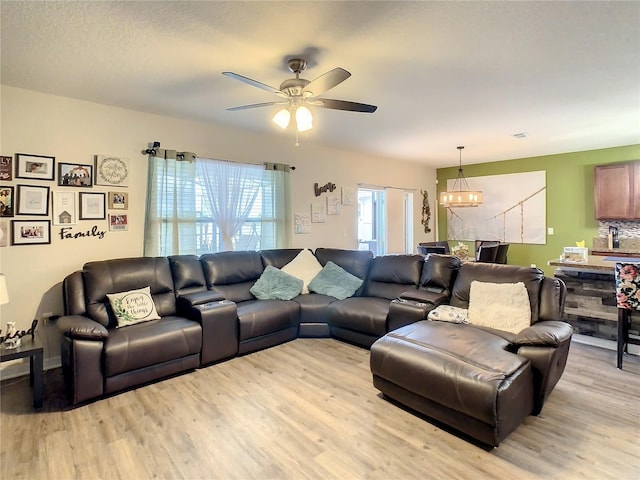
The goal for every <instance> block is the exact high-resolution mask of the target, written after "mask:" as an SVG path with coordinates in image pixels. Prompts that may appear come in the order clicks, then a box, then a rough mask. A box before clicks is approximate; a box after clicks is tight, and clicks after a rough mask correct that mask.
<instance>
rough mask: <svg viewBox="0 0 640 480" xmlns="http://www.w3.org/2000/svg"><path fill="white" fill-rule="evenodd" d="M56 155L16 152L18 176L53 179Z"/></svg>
mask: <svg viewBox="0 0 640 480" xmlns="http://www.w3.org/2000/svg"><path fill="white" fill-rule="evenodd" d="M55 164H56V157H48V156H45V155H31V154H28V153H16V178H33V179H35V180H53V178H54V176H55V171H54V167H55Z"/></svg>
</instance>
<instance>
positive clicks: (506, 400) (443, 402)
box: [370, 321, 533, 446]
mask: <svg viewBox="0 0 640 480" xmlns="http://www.w3.org/2000/svg"><path fill="white" fill-rule="evenodd" d="M501 333H502V335H501ZM509 335H510V334H509V333H506V334H504V332H497V331H490V330H487V329H482V328H476V327H473V326H471V325H459V324H454V323H446V322H434V321H421V322H417V323H414V324H410V325H407V326H404V327H402V328H399V329H397V330H394V331H392V332H389V333H387V334H386V335H385V336H383V337H382V338H380V339H379V340H378V341H376V342H375V343H374V344H373V345H372V346H371V359H370V362H371V373H372V374H373V384H374V386H375V387H376V388H377V389H378V390H380V391H381V392H382V393H383V394H384V395H386V396H387V397H389V398H391V399H393V400H395V401H397V402H399V403H401V404H403V405H405V406H407V407H410V408H411V409H414V410H417V411H418V412H420V413H423V414H425V415H427V416H429V417H431V418H433V419H435V420H438V421H439V422H442V423H444V424H446V425H448V426H450V427H453V428H455V429H457V430H459V431H461V432H464V433H466V434H467V435H469V436H471V437H473V438H475V439H477V440H479V441H480V442H482V443H485V444H488V445H493V446H498V445H499V443H500V441H501V440H503V439H504V438H505V437H506V436H507V435H508V434H509V433H511V432H512V431H513V430H514V429H515V428H516V427H517V426H518V425H519V424H520V423H521V422H522V421H523V420H524V419H525V418H526V417H527V416H528V415H529V414H530V413H531V412H532V410H533V373H532V369H531V363H530V361H529V360H528V359H526V358H524V357H521V356H518V355H516V354H514V353H511V352H509V351H507V349H508V348H509V346H510V341H509Z"/></svg>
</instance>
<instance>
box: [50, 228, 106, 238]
mask: <svg viewBox="0 0 640 480" xmlns="http://www.w3.org/2000/svg"><path fill="white" fill-rule="evenodd" d="M106 233H107V232H105V231H104V230H98V226H97V225H94V226H93V227H91V229H90V230H87V231H86V232H74V231H73V227H62V228H61V229H60V232H59V235H60V240H67V239H74V238H76V239H77V238H85V237H98V239H100V240H102V239H103V238H104V235H105V234H106Z"/></svg>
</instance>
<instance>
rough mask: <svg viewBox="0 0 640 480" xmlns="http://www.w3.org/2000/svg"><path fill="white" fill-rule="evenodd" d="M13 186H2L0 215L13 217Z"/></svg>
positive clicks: (0, 191)
mask: <svg viewBox="0 0 640 480" xmlns="http://www.w3.org/2000/svg"><path fill="white" fill-rule="evenodd" d="M13 192H14V189H13V187H4V186H3V187H0V217H13V214H14V206H13V199H14V193H13Z"/></svg>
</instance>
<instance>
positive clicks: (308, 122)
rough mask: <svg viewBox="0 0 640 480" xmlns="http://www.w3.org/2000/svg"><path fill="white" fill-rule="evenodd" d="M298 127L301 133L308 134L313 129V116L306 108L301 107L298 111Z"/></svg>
mask: <svg viewBox="0 0 640 480" xmlns="http://www.w3.org/2000/svg"><path fill="white" fill-rule="evenodd" d="M296 127H297V129H298V131H299V132H306V131H307V130H311V129H312V128H313V116H312V115H311V111H310V110H309V109H308V108H307V107H305V106H300V107H298V108H297V109H296Z"/></svg>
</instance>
